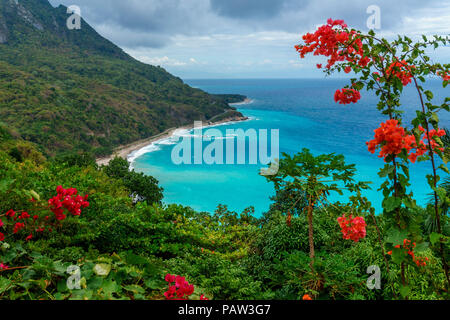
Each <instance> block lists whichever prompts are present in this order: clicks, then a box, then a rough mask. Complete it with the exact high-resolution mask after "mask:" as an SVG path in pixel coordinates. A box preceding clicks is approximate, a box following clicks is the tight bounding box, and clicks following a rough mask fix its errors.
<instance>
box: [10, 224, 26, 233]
mask: <svg viewBox="0 0 450 320" xmlns="http://www.w3.org/2000/svg"><path fill="white" fill-rule="evenodd" d="M23 228H25V224H24V223H21V222H17V223H16V224H15V225H14V229H13V233H17V232H19V231H20V230H22V229H23Z"/></svg>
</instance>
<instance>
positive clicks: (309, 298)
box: [302, 294, 312, 300]
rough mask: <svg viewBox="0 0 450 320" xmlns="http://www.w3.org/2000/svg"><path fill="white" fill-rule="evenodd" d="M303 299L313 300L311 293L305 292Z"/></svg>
mask: <svg viewBox="0 0 450 320" xmlns="http://www.w3.org/2000/svg"><path fill="white" fill-rule="evenodd" d="M302 300H312V298H311V296H310V295H309V294H305V295H304V296H303V298H302Z"/></svg>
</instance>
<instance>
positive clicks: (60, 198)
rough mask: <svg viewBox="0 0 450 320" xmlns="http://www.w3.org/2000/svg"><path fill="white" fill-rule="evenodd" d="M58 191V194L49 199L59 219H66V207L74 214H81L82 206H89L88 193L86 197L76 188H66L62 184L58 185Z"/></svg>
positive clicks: (52, 209)
mask: <svg viewBox="0 0 450 320" xmlns="http://www.w3.org/2000/svg"><path fill="white" fill-rule="evenodd" d="M56 192H57V193H58V195H57V196H55V197H53V198H51V199H50V200H48V204H49V206H50V210H51V211H52V212H53V213H54V214H55V217H56V219H57V220H64V219H66V215H65V214H64V208H65V209H67V210H68V211H69V212H70V213H72V214H73V215H74V216H79V215H80V214H81V208H86V207H88V206H89V202H87V201H86V200H87V198H88V195H85V196H84V197H82V196H80V195H78V191H77V189H75V188H69V189H64V188H63V187H62V186H58V187H57V188H56Z"/></svg>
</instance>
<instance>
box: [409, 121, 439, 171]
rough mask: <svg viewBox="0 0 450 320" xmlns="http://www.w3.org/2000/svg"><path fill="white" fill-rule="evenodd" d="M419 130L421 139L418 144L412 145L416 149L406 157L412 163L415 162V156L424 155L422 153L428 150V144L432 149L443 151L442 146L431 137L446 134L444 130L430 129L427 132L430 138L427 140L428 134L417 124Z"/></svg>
mask: <svg viewBox="0 0 450 320" xmlns="http://www.w3.org/2000/svg"><path fill="white" fill-rule="evenodd" d="M419 130H420V131H422V133H423V137H422V139H421V141H420V143H419V145H415V146H414V147H415V149H416V152H412V153H411V154H410V155H409V157H408V158H409V160H410V161H411V162H412V163H414V162H416V159H417V157H419V156H422V155H424V154H425V153H426V152H427V151H428V150H429V149H428V145H430V146H431V149H432V150H433V151H436V150H439V151H441V152H444V148H442V147H441V146H440V145H439V144H438V143H437V142H436V140H434V139H433V137H438V138H440V137H443V136H445V135H446V133H445V130H442V129H439V130H435V129H432V130H430V132H429V135H430V140H429V141H428V136H427V133H426V131H425V129H424V128H422V126H419Z"/></svg>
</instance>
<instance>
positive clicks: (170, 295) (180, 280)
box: [164, 274, 194, 300]
mask: <svg viewBox="0 0 450 320" xmlns="http://www.w3.org/2000/svg"><path fill="white" fill-rule="evenodd" d="M164 279H165V280H166V282H168V283H169V289H168V290H167V291H166V292H165V293H164V296H165V297H166V299H168V300H187V299H188V297H189V296H190V295H192V294H193V293H194V286H193V285H192V284H189V282H187V281H186V278H185V277H182V276H175V275H171V274H167V275H166V276H165V278H164ZM174 282H175V284H173V283H174Z"/></svg>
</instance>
